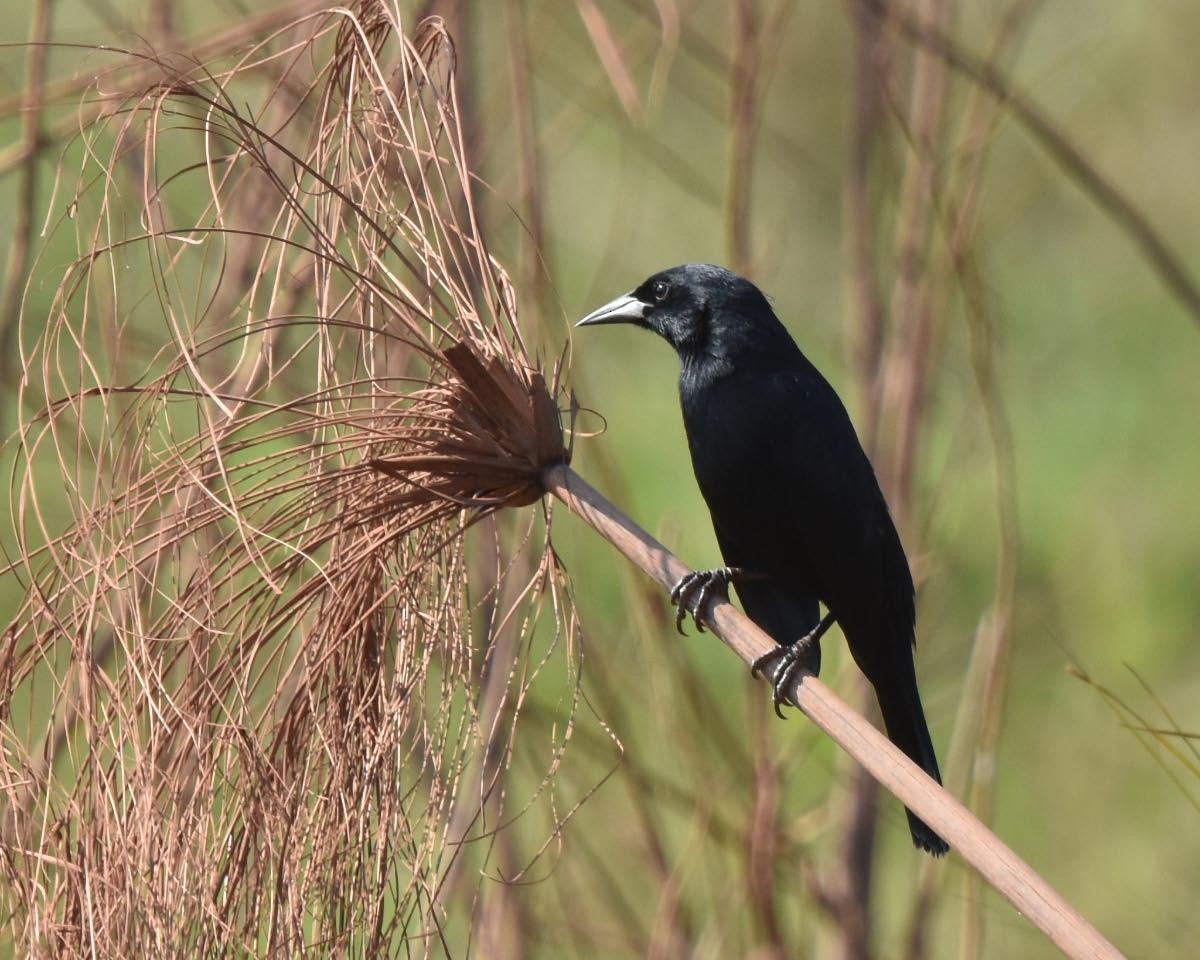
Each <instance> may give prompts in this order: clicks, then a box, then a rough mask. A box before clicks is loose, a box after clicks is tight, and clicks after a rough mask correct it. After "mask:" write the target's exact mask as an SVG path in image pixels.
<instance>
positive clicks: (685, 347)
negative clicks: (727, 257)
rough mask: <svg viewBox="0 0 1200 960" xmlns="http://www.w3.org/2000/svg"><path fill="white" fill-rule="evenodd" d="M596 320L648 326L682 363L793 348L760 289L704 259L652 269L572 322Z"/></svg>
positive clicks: (582, 324)
mask: <svg viewBox="0 0 1200 960" xmlns="http://www.w3.org/2000/svg"><path fill="white" fill-rule="evenodd" d="M601 323H630V324H633V325H634V326H637V327H644V328H645V329H647V330H653V331H654V332H655V333H657V334H658V335H659V336H661V337H662V338H663V339H664V340H666V341H667V342H668V343H669V344H671V346H673V347H674V348H675V351H676V352H677V353H678V354H679V356H680V358H681V359H682V360H683V361H684V362H685V363H687V362H688V361H689V360H692V359H695V358H701V357H709V358H713V359H723V360H730V361H735V360H737V358H738V356H739V355H740V354H743V353H746V352H748V351H753V352H754V353H756V354H758V353H761V352H762V351H764V350H771V349H778V348H782V347H785V345H786V346H788V347H790V348H791V349H792V350H794V349H795V344H794V343H793V341H792V339H791V337H790V336H789V335H788V333H787V331H786V330H785V329H784V327H783V325H782V324H781V323H780V322H779V320H778V318H777V317H776V316H775V313H774V311H773V310H772V309H771V305H770V304H769V303H767V298H766V297H764V296H763V294H762V291H760V290H759V289H758V287H756V286H755V285H754V284H752V283H751V282H750V281H749V280H746V279H744V278H743V277H739V276H738V275H737V274H736V273H733V272H732V271H731V270H726V269H725V268H724V267H718V266H714V265H712V264H709V263H686V264H683V265H682V266H678V267H671V268H670V269H669V270H663V271H661V272H659V273H656V274H654V275H653V276H652V277H649V278H648V279H646V280H645V281H643V282H642V283H641V284H640V285H639V286H638V287H637V288H636V289H634V290H633V291H631V292H630V293H627V294H625V295H623V296H620V297H617V298H616V299H615V300H613V301H611V302H610V303H606V304H605V305H604V306H602V307H600V308H599V309H598V310H593V311H592V312H591V313H589V314H588V315H587V316H586V317H584V318H583V319H582V320H580V321H579V322H578V323H577V324H576V326H578V327H587V326H593V325H596V324H601Z"/></svg>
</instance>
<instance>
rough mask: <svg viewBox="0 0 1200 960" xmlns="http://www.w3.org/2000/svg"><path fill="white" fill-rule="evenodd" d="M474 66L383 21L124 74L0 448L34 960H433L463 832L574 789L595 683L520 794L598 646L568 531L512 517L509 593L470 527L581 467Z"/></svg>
mask: <svg viewBox="0 0 1200 960" xmlns="http://www.w3.org/2000/svg"><path fill="white" fill-rule="evenodd" d="M453 58H454V51H453V47H452V45H451V42H450V38H449V37H448V36H447V34H446V32H445V30H444V28H443V26H442V24H441V22H440V21H438V20H426V21H424V22H422V23H420V24H419V25H418V26H417V27H416V29H415V30H412V31H411V32H410V33H407V34H406V33H405V32H404V31H403V30H402V29H401V22H400V15H399V10H398V6H395V5H391V4H388V3H384V2H374V0H363V2H360V3H358V4H356V5H354V6H353V7H352V8H349V9H347V8H338V9H333V10H330V11H327V12H322V13H317V14H313V15H310V16H307V17H305V18H303V19H301V20H297V21H295V22H293V23H290V24H289V25H287V26H286V27H283V28H278V27H272V29H271V31H270V32H269V33H267V34H264V35H260V37H259V39H258V41H257V42H256V43H254V44H253V45H251V46H249V47H248V48H247V47H246V46H245V45H244V44H239V48H238V49H237V51H236V52H234V53H229V54H226V55H224V56H219V55H217V54H215V53H214V54H213V55H212V56H211V57H209V58H208V59H206V62H205V64H204V65H203V66H201V65H198V64H196V63H191V62H187V61H186V60H184V59H183V58H172V59H170V60H168V59H165V58H155V57H152V56H148V55H147V56H142V57H136V56H135V57H132V58H128V59H126V60H124V61H122V66H121V68H119V69H115V70H113V71H110V72H109V73H107V74H105V75H103V76H102V77H101V78H100V79H99V80H98V81H97V83H96V84H95V86H94V88H93V89H92V90H91V92H90V94H89V96H88V97H87V102H86V103H85V104H84V106H83V108H82V109H81V124H80V133H79V136H78V138H77V140H76V142H75V144H74V145H73V146H72V147H68V149H67V150H66V152H65V154H64V157H65V159H64V161H63V166H62V168H60V174H59V178H60V179H59V184H60V185H59V192H58V197H57V199H56V202H55V209H56V210H59V211H61V210H64V209H65V210H66V214H65V215H63V216H61V218H60V219H59V221H58V223H57V228H56V229H57V234H56V236H57V238H58V239H59V240H60V241H61V240H64V239H67V240H69V239H71V238H72V237H73V239H74V241H75V243H76V244H77V250H78V258H77V259H76V260H75V261H74V263H72V264H71V265H70V266H69V267H68V268H67V269H66V271H65V273H64V272H63V271H62V269H61V267H60V268H56V267H55V266H54V261H53V260H52V259H51V258H49V257H47V260H46V262H44V263H40V264H38V265H36V266H35V270H34V274H33V276H32V278H31V280H30V283H29V285H28V290H29V294H28V295H27V297H26V300H25V304H26V306H25V310H24V312H23V313H22V316H21V323H22V329H21V330H20V342H21V346H22V349H21V358H20V359H21V368H22V373H23V378H22V382H21V386H20V392H19V398H18V399H19V405H20V406H19V408H20V409H21V410H22V411H23V412H24V415H23V417H22V420H21V424H20V427H19V430H18V433H17V435H16V437H15V438H14V440H13V441H12V442H11V444H10V445H9V447H8V452H9V454H10V456H13V457H15V458H16V461H17V465H16V468H15V471H14V474H13V489H12V503H13V505H14V510H13V524H14V529H15V534H16V539H17V542H18V544H19V555H18V556H17V557H16V558H15V559H14V560H13V562H12V563H11V565H10V566H9V567H8V568H7V571H6V575H7V576H8V577H9V578H19V579H20V581H21V582H22V583H23V584H24V585H25V586H26V587H27V589H26V592H25V600H24V602H23V604H22V606H21V608H20V609H19V611H18V612H17V614H16V615H15V617H14V618H13V620H12V621H11V623H10V624H9V626H8V628H7V629H6V631H5V632H4V635H3V638H4V645H3V650H2V652H0V739H2V743H3V747H2V750H0V796H2V799H0V851H2V854H3V856H0V876H2V877H3V882H0V901H2V906H0V910H3V913H4V915H5V916H6V918H7V921H6V926H7V939H9V940H11V941H12V942H13V943H14V944H15V945H16V946H17V950H18V952H26V953H28V954H30V955H39V954H53V955H56V956H80V957H83V956H134V955H137V954H139V953H140V954H142V955H146V956H183V955H206V956H207V955H213V956H216V955H247V954H249V955H263V954H267V953H281V954H283V953H286V954H299V953H302V952H304V951H305V950H307V949H318V950H319V952H321V953H322V954H324V953H351V952H352V953H361V954H364V955H378V954H382V953H388V952H394V951H398V950H401V949H404V950H406V951H408V952H409V953H416V954H422V953H434V954H440V953H443V952H445V951H446V949H447V944H448V943H450V942H451V941H452V940H453V939H454V938H455V934H456V931H455V930H454V929H453V927H454V924H455V923H458V922H459V921H458V920H457V919H456V918H454V917H452V916H449V915H448V911H447V909H446V907H445V905H444V901H443V900H442V899H440V896H439V895H440V893H441V892H442V887H443V884H444V882H445V880H446V878H447V877H448V876H449V875H450V873H451V870H452V867H453V865H454V864H455V861H456V860H457V859H458V858H459V857H460V856H461V855H462V852H463V849H464V845H465V844H469V843H470V842H472V841H475V840H478V839H480V838H485V839H486V838H487V837H488V836H489V835H490V834H491V833H492V832H493V831H494V830H495V829H496V826H497V821H498V820H501V819H503V820H509V819H512V817H513V816H514V815H515V814H517V813H520V812H521V811H522V810H523V809H525V808H527V807H528V806H530V805H532V804H534V803H536V802H538V798H539V797H540V796H542V795H543V794H546V793H547V792H548V787H549V782H550V778H551V776H552V774H553V771H554V768H555V767H556V765H557V764H558V763H559V762H560V761H561V758H562V751H563V748H564V746H565V743H566V740H567V739H568V738H569V737H570V733H571V729H572V718H573V709H574V703H575V693H574V692H572V691H568V693H567V694H566V695H565V705H566V710H565V711H564V716H563V717H561V718H560V722H559V724H558V727H557V733H556V734H555V735H554V736H553V737H552V738H550V739H549V742H547V744H546V746H545V747H544V748H543V749H545V750H546V751H547V752H546V756H545V763H544V769H545V774H544V776H543V777H542V780H541V783H540V784H539V783H538V782H537V779H536V778H535V779H534V780H533V781H532V784H531V785H530V784H527V785H526V787H527V788H526V789H525V795H523V796H522V795H520V794H519V793H518V792H517V791H516V790H515V789H514V790H512V791H509V790H508V789H507V788H501V787H499V786H497V782H498V778H499V773H498V771H502V770H503V768H504V767H505V766H506V765H507V762H508V759H507V758H508V756H509V754H510V751H511V748H512V743H513V737H514V730H515V729H516V725H517V723H518V716H519V714H520V709H521V705H522V704H523V702H524V700H525V698H526V697H527V696H528V695H529V693H530V691H531V689H532V688H533V687H534V686H535V684H537V683H538V682H539V678H540V677H541V676H542V675H543V674H544V673H545V671H544V669H543V668H544V667H545V666H546V664H547V663H548V662H549V660H550V658H551V657H552V656H553V655H554V654H555V651H561V650H562V649H563V647H564V644H563V641H564V640H566V641H567V643H566V644H565V646H566V647H567V648H568V649H570V650H572V651H575V652H577V650H576V648H575V647H574V645H573V643H572V642H571V641H572V639H573V634H574V631H575V629H576V626H575V621H574V615H573V612H572V607H571V602H570V599H569V594H568V593H567V591H566V590H565V589H564V581H563V579H562V575H561V572H560V571H559V569H558V567H557V566H556V563H555V560H554V555H553V552H552V551H550V550H549V549H547V547H548V528H547V527H546V526H545V524H543V523H540V520H539V516H538V515H537V514H532V515H531V514H529V513H526V514H525V515H524V516H523V517H521V516H519V515H516V514H513V515H512V516H513V521H509V522H507V523H506V524H503V525H495V524H490V525H488V528H489V529H494V530H496V531H497V532H495V533H494V534H492V536H493V537H494V540H493V542H492V543H491V544H490V545H488V544H487V543H486V542H485V544H484V550H485V552H490V554H491V555H493V556H494V558H495V567H496V570H495V572H494V576H492V577H491V578H490V582H489V583H486V584H481V583H479V582H477V581H478V578H474V579H473V578H472V575H471V571H470V570H469V569H468V564H467V562H466V549H465V545H464V531H465V530H466V529H467V528H468V527H471V526H472V524H474V523H475V521H477V520H478V519H479V518H481V517H483V516H485V515H488V514H490V513H493V512H495V511H497V510H498V509H499V508H500V507H502V506H505V505H519V504H531V503H533V502H535V501H536V500H538V499H539V498H540V496H541V494H542V490H541V486H540V482H539V480H538V477H539V473H540V470H541V469H542V468H543V467H544V466H545V464H547V463H549V462H561V461H563V460H564V459H565V458H566V455H567V454H566V451H565V450H564V447H563V431H562V425H561V422H560V416H559V410H558V402H557V400H556V399H555V397H556V396H557V394H558V386H557V382H555V383H552V384H551V386H550V387H549V388H548V387H547V384H546V382H545V378H544V376H543V374H542V372H541V371H540V370H538V369H537V368H536V364H534V363H533V361H532V360H531V359H530V358H529V356H528V354H527V352H526V350H525V347H524V344H523V342H522V339H521V335H520V332H519V330H518V329H517V327H516V324H515V317H514V306H513V305H514V302H515V297H514V295H513V290H512V287H511V285H510V284H509V281H508V278H507V276H506V275H505V273H504V271H503V270H502V269H501V268H500V266H499V265H498V264H497V263H496V262H495V261H494V259H493V258H492V257H491V256H490V254H489V253H488V249H487V245H486V243H485V241H484V238H483V236H482V235H481V233H480V230H479V228H478V224H477V221H476V218H475V213H474V208H473V202H472V189H471V172H470V170H469V168H468V166H467V161H466V157H465V155H464V149H463V143H462V133H461V129H460V126H459V121H458V104H457V96H456V91H455V86H454V80H453ZM147 77H149V78H152V79H150V80H149V81H148V80H147V79H146V78H147ZM114 90H117V91H122V92H121V93H120V94H112V93H110V92H107V91H114ZM131 90H134V91H137V92H136V93H134V94H130V93H129V91H131ZM98 104H99V110H97V105H98ZM243 104H244V106H243ZM68 163H77V164H78V174H77V179H76V182H74V183H71V178H70V177H69V176H68V174H67V169H66V164H68ZM147 267H148V268H149V269H148V270H147ZM146 276H149V277H150V278H151V281H152V282H151V283H149V284H146V285H144V286H139V281H138V278H144V277H146ZM42 287H49V288H50V289H54V288H55V287H57V292H56V293H55V295H54V297H53V300H52V302H51V303H49V305H48V308H47V307H45V306H43V307H41V308H39V307H38V306H37V304H38V303H39V300H38V296H37V291H38V290H39V289H41V288H42ZM42 309H45V310H46V313H45V315H43V314H42V313H41V310H42ZM554 379H556V378H554ZM501 527H502V528H501ZM475 529H476V530H480V529H481V528H480V527H479V525H476V527H475ZM473 535H474V534H473ZM479 536H481V537H486V536H487V534H486V533H484V532H482V531H481V532H480V533H479ZM501 542H503V544H504V546H503V549H502V547H501ZM498 651H499V652H500V654H501V655H503V656H506V657H507V658H508V662H498V661H497V659H496V657H497V652H498ZM506 651H507V653H505V652H506ZM513 651H519V653H518V655H517V656H516V657H515V659H514V657H513ZM483 675H487V676H489V677H492V678H498V682H489V687H488V689H489V694H488V696H487V697H486V698H484V699H482V700H481V699H480V697H479V694H478V691H479V688H480V686H481V684H480V677H481V676H483ZM556 675H557V677H558V679H557V680H556V681H555V685H554V687H553V688H552V689H551V691H550V694H549V696H550V697H551V698H557V699H558V700H559V701H560V702H562V701H563V700H564V695H563V693H562V683H563V680H562V677H563V671H556ZM565 676H566V678H567V681H568V685H569V686H571V685H573V684H572V678H575V679H577V671H576V670H575V668H574V666H573V664H571V663H570V661H568V668H567V670H566V672H565ZM542 682H546V681H542ZM484 755H486V756H488V757H489V758H490V760H489V763H488V764H487V765H485V768H484V769H485V772H486V774H487V775H486V776H483V777H472V776H470V775H469V772H470V771H471V770H472V769H474V768H475V767H474V758H476V757H479V756H484ZM546 805H547V806H550V807H551V808H552V810H551V817H552V818H553V824H552V826H551V829H550V831H549V837H548V838H547V841H546V842H549V840H550V839H552V838H553V837H554V836H557V834H558V831H559V828H560V826H561V821H562V819H563V818H564V817H565V816H566V815H568V814H564V813H563V812H561V811H559V810H558V809H557V807H556V806H555V805H554V803H547V804H546ZM514 811H515V812H514ZM568 813H569V812H568ZM482 846H483V847H486V846H487V844H483V845H482ZM473 862H474V864H475V866H477V867H478V866H481V865H482V861H480V860H478V858H476V859H475V860H474V861H473ZM470 876H472V877H473V878H474V882H476V883H477V882H478V878H479V871H478V870H475V871H472V872H471V873H470ZM448 923H449V925H450V929H447V924H448ZM459 926H460V927H461V924H459ZM467 932H468V931H463V930H461V929H459V930H458V931H457V935H458V939H461V938H462V935H463V934H464V933H467Z"/></svg>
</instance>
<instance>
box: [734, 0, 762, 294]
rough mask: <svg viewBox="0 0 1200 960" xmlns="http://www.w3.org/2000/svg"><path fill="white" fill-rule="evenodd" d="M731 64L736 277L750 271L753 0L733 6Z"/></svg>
mask: <svg viewBox="0 0 1200 960" xmlns="http://www.w3.org/2000/svg"><path fill="white" fill-rule="evenodd" d="M732 17H733V60H732V61H731V62H730V65H729V167H728V178H727V180H726V183H725V247H726V250H727V254H728V257H729V263H730V266H731V267H732V268H733V270H734V271H735V272H737V273H740V274H743V275H749V274H750V273H751V272H752V270H753V266H752V263H753V260H752V255H751V249H750V198H751V194H752V191H753V184H754V131H755V127H756V121H757V113H758V95H757V87H758V80H757V77H758V69H759V66H760V63H761V51H760V30H761V22H760V21H761V17H762V15H761V11H760V10H759V6H758V3H757V0H737V2H736V3H734V4H733V7H732Z"/></svg>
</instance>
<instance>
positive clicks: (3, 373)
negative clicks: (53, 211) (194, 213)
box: [0, 0, 51, 412]
mask: <svg viewBox="0 0 1200 960" xmlns="http://www.w3.org/2000/svg"><path fill="white" fill-rule="evenodd" d="M50 29H51V20H50V0H35V3H34V4H33V16H32V19H31V21H30V25H29V44H28V46H27V47H26V48H25V90H24V95H23V96H22V101H21V107H20V114H21V147H20V154H21V158H22V159H21V165H20V173H19V176H18V182H17V203H16V210H15V211H14V214H13V219H12V223H11V225H10V226H9V230H10V233H9V235H10V236H11V238H12V245H11V246H10V247H9V249H8V264H7V266H6V268H5V271H4V290H3V299H2V300H0V382H4V383H11V382H12V378H13V376H14V375H15V373H16V370H15V369H14V361H15V360H16V356H17V351H16V350H15V349H14V348H13V338H14V337H15V336H16V334H17V326H18V323H17V318H18V314H19V313H20V310H21V300H22V297H23V296H24V291H25V280H26V277H27V275H28V273H29V262H30V252H31V249H32V246H33V230H34V226H33V221H34V216H35V213H36V205H37V200H38V179H39V178H38V164H39V163H40V161H41V155H42V146H43V143H42V140H43V123H44V117H43V115H42V114H43V104H44V102H45V90H46V59H47V57H48V55H49V50H50V48H49V47H48V46H47V43H48V42H49V40H50ZM0 412H2V411H0Z"/></svg>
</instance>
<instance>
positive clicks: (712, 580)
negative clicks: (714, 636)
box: [671, 567, 747, 634]
mask: <svg viewBox="0 0 1200 960" xmlns="http://www.w3.org/2000/svg"><path fill="white" fill-rule="evenodd" d="M745 576H747V573H746V571H745V570H743V569H742V568H741V567H717V569H715V570H693V571H692V572H691V573H689V574H686V575H685V576H682V577H680V578H679V580H678V582H677V583H676V584H675V586H673V587H672V588H671V603H673V604H675V606H677V607H678V608H679V609H678V610H676V611H675V629H676V630H678V631H679V632H680V634H683V633H684V630H683V621H684V620H685V619H687V615H688V613H689V611H690V612H691V614H692V619H693V620H694V621H695V623H696V629H697V630H699V631H700V632H701V633H703V632H704V624H703V623H701V622H700V621H701V619H702V618H703V617H705V616H706V615H707V609H708V604H709V603H710V602H711V601H712V599H713V597H714V596H720V597H721V598H722V599H725V600H728V599H729V585H730V584H731V583H733V581H734V580H736V579H738V578H739V577H745ZM693 600H694V601H695V602H694V603H693Z"/></svg>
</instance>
